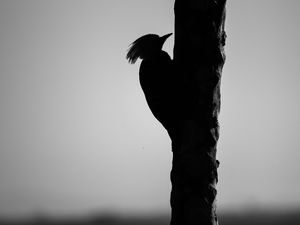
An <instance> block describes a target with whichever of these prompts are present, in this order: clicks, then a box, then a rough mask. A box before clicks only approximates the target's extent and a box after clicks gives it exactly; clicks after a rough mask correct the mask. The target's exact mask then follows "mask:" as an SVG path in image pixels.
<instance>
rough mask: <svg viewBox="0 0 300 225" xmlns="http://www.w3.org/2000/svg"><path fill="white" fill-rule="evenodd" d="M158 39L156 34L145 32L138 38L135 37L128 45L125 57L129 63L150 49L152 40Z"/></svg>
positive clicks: (152, 43)
mask: <svg viewBox="0 0 300 225" xmlns="http://www.w3.org/2000/svg"><path fill="white" fill-rule="evenodd" d="M157 40H159V36H158V35H157V34H146V35H144V36H142V37H140V38H138V39H136V40H135V41H134V42H133V43H132V44H131V45H130V47H129V49H128V52H127V55H126V59H127V60H128V61H129V63H131V64H134V63H135V62H136V60H137V59H138V58H139V57H141V56H142V55H143V54H144V53H145V51H147V50H150V49H149V48H151V46H153V45H154V42H155V41H157Z"/></svg>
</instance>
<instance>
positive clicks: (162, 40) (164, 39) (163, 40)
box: [160, 33, 173, 44]
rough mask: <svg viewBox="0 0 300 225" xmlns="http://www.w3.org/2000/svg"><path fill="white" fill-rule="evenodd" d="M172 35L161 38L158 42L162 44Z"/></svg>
mask: <svg viewBox="0 0 300 225" xmlns="http://www.w3.org/2000/svg"><path fill="white" fill-rule="evenodd" d="M172 34H173V33H169V34H166V35H164V36H161V37H160V40H161V42H162V44H163V43H165V41H166V40H167V39H168V37H170V36H171V35H172Z"/></svg>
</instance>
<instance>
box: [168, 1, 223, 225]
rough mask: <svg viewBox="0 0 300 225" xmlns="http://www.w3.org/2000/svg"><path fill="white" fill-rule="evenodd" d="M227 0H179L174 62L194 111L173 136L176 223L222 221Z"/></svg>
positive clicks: (202, 224)
mask: <svg viewBox="0 0 300 225" xmlns="http://www.w3.org/2000/svg"><path fill="white" fill-rule="evenodd" d="M225 4H226V0H175V46H174V64H175V67H176V75H177V76H178V77H180V78H181V79H182V83H183V86H184V87H185V88H183V90H184V92H185V94H186V96H188V97H187V98H186V101H188V104H189V111H190V112H188V113H187V115H188V116H186V115H185V116H184V118H181V120H180V121H179V124H180V125H179V126H178V127H179V128H178V130H179V136H176V137H177V138H175V139H173V140H172V151H173V165H172V171H171V182H172V192H171V208H172V216H171V225H217V224H218V221H217V215H216V202H215V200H216V183H217V180H218V177H217V167H218V164H219V162H218V161H217V160H216V145H217V141H218V138H219V125H218V114H219V110H220V79H221V72H222V67H223V65H224V61H225V55H224V45H225V37H226V35H225V31H224V22H225Z"/></svg>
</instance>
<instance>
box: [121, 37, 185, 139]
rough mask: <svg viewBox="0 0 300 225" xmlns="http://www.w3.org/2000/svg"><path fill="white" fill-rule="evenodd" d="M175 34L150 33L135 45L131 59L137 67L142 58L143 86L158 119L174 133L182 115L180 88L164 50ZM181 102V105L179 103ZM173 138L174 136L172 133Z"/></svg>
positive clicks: (140, 77)
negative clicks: (179, 99)
mask: <svg viewBox="0 0 300 225" xmlns="http://www.w3.org/2000/svg"><path fill="white" fill-rule="evenodd" d="M171 35H172V33H169V34H166V35H164V36H161V37H160V36H158V35H156V34H147V35H144V36H142V37H140V38H138V39H137V40H135V41H134V42H133V43H132V44H131V45H130V48H129V50H128V53H127V56H126V58H127V60H128V61H129V63H131V64H134V63H135V62H136V61H137V59H138V58H140V59H142V62H141V65H140V69H139V79H140V85H141V87H142V90H143V92H144V95H145V98H146V101H147V103H148V106H149V108H150V110H151V112H152V114H153V115H154V117H155V118H156V119H157V120H158V121H159V122H160V123H161V124H162V125H163V126H164V127H165V128H166V129H167V131H168V132H169V134H170V133H172V131H171V130H172V129H173V128H174V121H175V120H176V114H177V112H178V104H176V101H178V97H177V95H178V94H177V93H178V85H179V82H177V79H176V76H175V73H174V66H173V62H172V60H171V57H170V56H169V55H168V53H167V52H165V51H163V50H162V47H163V45H164V43H165V41H166V40H167V38H168V37H170V36H171ZM177 103H178V102H177ZM170 136H171V134H170Z"/></svg>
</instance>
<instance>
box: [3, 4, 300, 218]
mask: <svg viewBox="0 0 300 225" xmlns="http://www.w3.org/2000/svg"><path fill="white" fill-rule="evenodd" d="M173 3H174V2H173V1H171V0H164V1H162V0H151V1H150V0H126V1H124V0H100V1H92V0H85V1H79V0H72V1H71V0H62V1H45V0H27V1H21V0H19V1H17V0H1V1H0V105H1V110H0V124H1V126H0V214H1V215H21V214H24V213H25V214H26V213H32V212H37V211H45V212H49V213H53V214H57V213H74V212H90V211H105V210H121V211H143V212H146V211H158V210H165V211H168V210H169V192H170V181H169V172H170V168H171V157H172V155H171V151H170V141H169V139H168V136H167V134H166V132H165V131H164V130H163V128H162V127H161V126H160V124H159V123H158V122H157V121H156V120H155V119H154V117H153V116H152V115H151V112H150V111H149V109H148V108H147V105H146V102H145V99H144V96H143V93H142V91H141V89H140V87H139V82H138V64H137V65H133V66H132V65H129V64H128V63H127V62H126V60H125V54H126V50H127V48H128V45H129V44H130V43H131V42H132V41H134V40H135V39H136V38H137V37H139V36H141V35H143V34H146V33H157V34H160V35H162V34H165V33H169V32H172V31H173V26H174V24H173V23H174V15H173ZM299 10H300V3H299V1H297V0H286V1H282V0H264V1H258V0H256V1H254V0H243V1H240V0H228V4H227V21H226V31H227V35H228V39H227V45H226V54H227V61H226V64H225V67H224V71H223V78H222V109H221V114H220V124H221V138H220V141H219V144H218V159H219V160H220V161H221V166H220V169H219V174H220V175H219V176H220V181H219V184H218V206H219V209H220V210H222V209H230V208H231V209H234V208H241V207H248V206H252V207H253V206H254V207H256V206H266V207H287V206H299V205H300V179H299V172H300V164H299V158H300V152H299V150H300V143H299V140H298V135H299V134H300V119H299V115H300V108H299V102H300V90H299V87H298V86H299V82H300V78H299V68H298V66H299V64H300V61H299V60H300V51H299V50H300V44H299V40H300V26H299V22H298V21H300V18H299V17H300V16H299ZM172 45H173V38H170V39H169V40H168V42H167V43H166V45H165V50H167V51H168V52H169V53H170V54H172Z"/></svg>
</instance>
